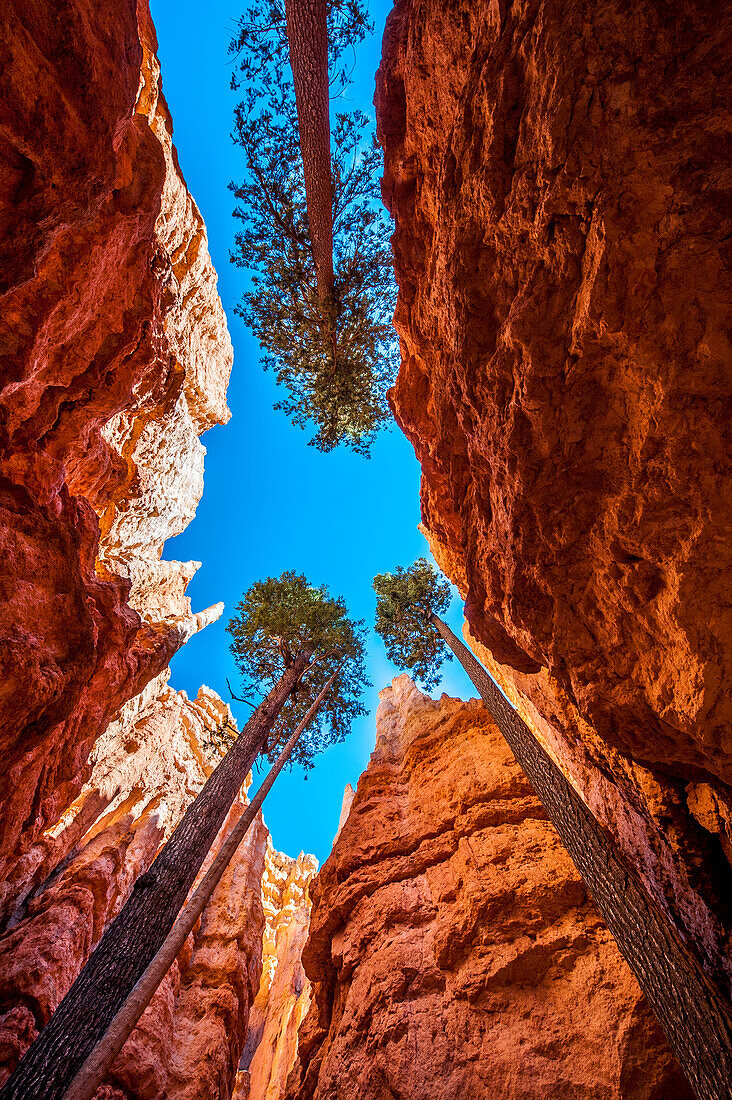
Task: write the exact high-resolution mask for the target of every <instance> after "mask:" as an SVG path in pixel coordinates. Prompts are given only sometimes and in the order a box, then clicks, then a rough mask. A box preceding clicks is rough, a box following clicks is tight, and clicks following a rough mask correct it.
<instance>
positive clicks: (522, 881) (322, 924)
mask: <svg viewBox="0 0 732 1100" xmlns="http://www.w3.org/2000/svg"><path fill="white" fill-rule="evenodd" d="M381 700H382V701H381V705H380V707H379V711H378V714H377V744H376V750H375V752H374V754H373V755H372V758H371V762H370V764H369V766H368V768H367V769H366V771H365V772H364V774H363V775H362V776H361V779H360V780H359V784H358V789H357V792H356V797H355V800H354V802H353V804H352V807H351V811H350V814H349V816H348V819H347V820H346V822H345V823H344V825H343V827H342V829H341V832H340V834H339V836H338V839H337V840H336V843H335V845H334V848H333V852H332V853H331V856H330V857H329V859H328V860H327V861H326V863H325V864H324V866H323V868H322V870H321V872H320V874H319V875H318V876H317V878H316V880H315V882H314V884H313V889H312V893H313V911H312V920H311V932H310V937H309V940H308V943H307V946H306V948H305V951H304V953H303V959H304V963H305V971H306V973H307V975H308V976H309V978H310V979H311V981H312V982H313V997H314V1000H313V1006H312V1008H311V1010H310V1013H309V1015H308V1017H307V1019H306V1022H305V1024H304V1026H303V1028H302V1029H301V1032H300V1061H299V1064H298V1065H297V1067H296V1069H295V1071H293V1075H292V1077H291V1080H290V1083H289V1088H290V1092H289V1095H290V1096H291V1097H297V1100H306V1098H308V1100H309V1098H317V1100H326V1098H329V1100H335V1098H338V1100H352V1098H354V1097H358V1098H359V1100H369V1098H373V1100H376V1098H379V1100H382V1098H384V1097H397V1096H398V1097H400V1098H401V1100H436V1098H445V1100H448V1098H450V1100H453V1098H454V1100H465V1098H467V1097H470V1098H471V1100H472V1098H476V1100H478V1098H480V1097H485V1098H486V1100H488V1098H490V1100H494V1098H495V1097H498V1096H500V1097H501V1098H502V1100H518V1098H521V1100H536V1098H537V1097H546V1098H551V1100H558V1098H562V1097H566V1098H567V1100H570V1098H571V1100H578V1098H588V1100H589V1098H590V1097H592V1100H606V1098H608V1100H609V1098H610V1097H616V1098H618V1100H620V1098H621V1097H622V1098H623V1100H641V1098H643V1100H651V1098H654V1100H670V1098H671V1097H675V1098H677V1100H680V1098H682V1097H687V1096H689V1095H690V1094H689V1093H688V1091H687V1089H686V1086H685V1085H684V1083H683V1081H682V1080H681V1078H680V1076H679V1072H678V1070H677V1069H676V1067H675V1063H674V1062H673V1060H672V1058H671V1054H670V1052H669V1050H668V1047H667V1045H666V1041H665V1039H664V1038H663V1036H662V1035H661V1033H660V1031H659V1029H658V1027H657V1025H656V1024H655V1022H654V1020H653V1017H652V1015H651V1013H650V1010H649V1009H648V1007H647V1005H646V1003H645V1001H644V999H643V997H642V995H641V993H640V990H639V989H638V987H637V985H636V982H635V980H634V978H633V977H632V975H631V974H630V971H629V970H628V968H627V966H626V965H625V963H624V961H623V959H622V958H621V957H620V955H619V953H618V950H617V948H616V946H615V943H614V941H613V939H612V937H611V936H610V934H609V932H608V931H607V929H606V928H605V927H604V925H603V923H602V921H601V920H600V918H599V917H598V916H597V914H596V912H595V910H594V908H593V906H592V904H591V903H590V902H589V901H588V898H587V895H586V893H585V890H584V887H583V885H582V883H581V880H580V879H579V877H578V875H577V873H576V871H575V869H574V867H573V865H572V863H571V861H570V859H569V857H568V856H567V855H566V853H565V851H564V849H563V847H562V845H561V843H560V842H559V839H558V838H557V836H556V834H555V833H554V830H553V828H552V826H551V825H550V824H549V822H548V821H547V820H546V818H545V815H544V812H543V810H542V807H541V805H540V803H539V802H538V800H537V798H536V797H535V795H534V794H533V792H532V791H531V789H530V787H529V786H528V784H527V782H526V780H525V779H524V777H523V775H522V773H521V771H520V769H519V767H518V765H517V764H516V763H515V761H514V760H513V757H512V756H511V753H510V751H509V749H508V748H507V746H506V744H505V742H504V741H503V739H502V737H501V736H500V734H499V733H498V731H497V729H496V728H495V727H494V726H493V724H492V722H491V720H490V717H489V716H488V714H487V712H486V710H485V708H484V707H483V706H482V704H480V703H478V702H477V701H471V702H468V703H462V702H460V701H459V700H456V699H449V698H448V697H447V696H443V697H442V698H441V699H440V700H439V701H433V700H431V699H428V698H427V697H425V696H424V695H422V694H421V693H420V692H419V691H418V690H417V689H416V688H415V686H414V684H413V683H412V682H411V680H409V678H408V677H407V676H400V677H398V678H397V679H396V680H394V682H393V684H392V686H391V687H390V688H387V689H385V690H384V691H383V692H382V693H381Z"/></svg>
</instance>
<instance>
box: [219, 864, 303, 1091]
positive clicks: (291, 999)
mask: <svg viewBox="0 0 732 1100" xmlns="http://www.w3.org/2000/svg"><path fill="white" fill-rule="evenodd" d="M317 869H318V864H317V861H316V859H315V857H314V856H309V855H305V854H304V853H302V852H301V853H300V855H299V856H298V858H297V859H290V857H289V856H285V855H283V854H282V853H281V852H276V851H275V850H274V849H273V848H272V845H271V844H269V845H268V847H267V857H266V861H265V867H264V877H263V878H262V897H263V900H264V913H265V929H264V937H263V941H262V978H261V981H260V983H259V990H258V992H257V996H256V999H255V1001H254V1004H253V1006H252V1011H251V1013H250V1016H249V1030H248V1034H247V1039H246V1043H245V1045H244V1049H243V1051H242V1055H241V1058H240V1061H239V1073H238V1074H237V1081H236V1089H235V1091H234V1097H233V1100H282V1098H283V1097H284V1095H285V1089H286V1084H287V1078H288V1075H289V1073H290V1070H291V1069H292V1067H293V1064H294V1062H295V1058H296V1055H297V1034H298V1029H299V1027H300V1024H301V1023H302V1021H303V1019H304V1018H305V1015H306V1013H307V1011H308V1008H309V1007H310V983H309V981H308V980H307V978H306V977H305V971H304V970H303V965H302V958H301V956H302V949H303V947H304V946H305V941H306V940H307V936H308V928H309V924H310V895H309V886H310V882H311V880H312V877H313V875H314V874H315V872H316V871H317Z"/></svg>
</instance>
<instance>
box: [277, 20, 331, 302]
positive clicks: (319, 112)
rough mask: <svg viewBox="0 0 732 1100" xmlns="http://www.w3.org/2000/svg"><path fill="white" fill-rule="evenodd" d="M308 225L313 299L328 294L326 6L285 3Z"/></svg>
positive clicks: (329, 282) (328, 125) (328, 105)
mask: <svg viewBox="0 0 732 1100" xmlns="http://www.w3.org/2000/svg"><path fill="white" fill-rule="evenodd" d="M285 12H286V14H287V39H288V42H289V45H290V64H291V66H292V76H293V81H294V84H295V99H296V101H297V122H298V128H299V131H300V151H301V153H302V166H303V174H304V176H305V197H306V200H307V207H308V224H309V226H310V239H311V242H312V246H313V260H314V261H315V272H316V276H317V280H318V293H319V295H320V298H321V300H322V301H323V302H327V301H329V300H330V298H331V296H332V294H333V190H332V183H331V177H330V101H329V95H328V90H329V89H328V21H327V2H326V0H285Z"/></svg>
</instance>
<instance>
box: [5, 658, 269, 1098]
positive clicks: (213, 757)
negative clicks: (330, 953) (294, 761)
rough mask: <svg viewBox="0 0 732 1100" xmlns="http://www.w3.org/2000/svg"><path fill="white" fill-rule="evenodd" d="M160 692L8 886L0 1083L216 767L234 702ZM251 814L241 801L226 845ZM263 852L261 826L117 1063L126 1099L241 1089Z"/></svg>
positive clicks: (103, 756)
mask: <svg viewBox="0 0 732 1100" xmlns="http://www.w3.org/2000/svg"><path fill="white" fill-rule="evenodd" d="M156 686H157V687H158V691H159V694H157V695H156V696H153V697H152V698H145V697H144V696H143V697H141V698H139V699H136V700H134V701H133V704H128V705H127V707H126V708H125V709H124V711H123V713H122V714H121V715H120V718H119V719H118V720H117V721H116V722H114V723H112V724H111V725H110V727H109V728H108V730H107V733H106V734H105V736H104V737H103V738H102V739H100V741H99V742H97V745H96V746H95V749H94V753H95V757H96V760H95V763H94V767H93V769H92V773H91V776H90V778H89V781H88V782H87V783H86V784H85V786H84V788H83V789H82V791H81V794H80V795H79V797H78V798H77V799H76V800H75V802H74V803H73V804H72V805H71V806H70V807H69V808H68V810H67V812H66V813H65V814H64V815H63V817H62V819H61V821H60V822H59V823H58V825H57V826H56V827H55V828H54V829H53V830H49V831H48V832H47V833H46V834H45V835H44V837H43V838H42V840H41V841H39V842H38V843H37V844H36V845H35V846H34V847H33V848H31V849H30V850H29V852H28V853H27V856H26V859H25V861H24V862H23V863H22V864H21V865H20V868H19V873H18V876H17V878H16V879H15V881H13V882H11V883H9V884H7V890H8V896H7V897H6V908H9V906H10V901H11V899H12V903H13V908H12V911H11V916H10V919H9V921H8V923H7V925H6V928H5V932H4V935H3V936H2V938H0V1000H1V1001H2V1003H3V1006H4V1013H3V1016H2V1022H1V1023H0V1076H2V1078H3V1079H4V1077H5V1076H7V1074H8V1073H9V1072H11V1071H12V1069H13V1068H14V1066H15V1064H16V1063H17V1061H18V1059H19V1057H20V1055H21V1054H22V1053H23V1051H24V1050H25V1049H26V1047H27V1046H28V1045H29V1044H30V1042H31V1041H32V1039H33V1038H34V1037H35V1035H36V1034H37V1031H38V1028H39V1026H42V1025H43V1024H44V1023H45V1022H46V1021H47V1020H48V1018H49V1017H50V1015H51V1013H52V1012H53V1011H54V1010H55V1008H56V1007H57V1005H58V1003H59V1002H60V1000H61V999H62V997H63V996H64V994H65V993H66V991H67V989H68V988H69V986H70V985H71V983H72V981H73V980H74V978H75V977H76V975H77V974H78V972H79V970H80V969H81V967H82V966H83V964H84V962H85V961H86V959H87V958H88V956H89V953H90V952H91V950H92V948H93V947H94V945H95V943H96V942H97V941H98V940H99V938H100V936H101V934H102V932H103V931H104V928H105V926H106V925H107V924H108V922H109V921H110V920H111V919H112V918H113V917H114V916H115V915H116V914H117V912H118V911H119V909H120V908H121V907H122V905H123V904H124V902H125V900H126V898H127V896H128V894H129V892H130V890H131V889H132V886H133V884H134V882H135V879H136V878H137V877H138V876H139V875H140V874H142V873H143V872H144V871H146V870H147V868H148V867H149V866H150V864H151V863H152V860H153V859H154V857H155V855H156V854H157V852H158V850H159V849H160V847H161V845H162V844H164V842H165V841H166V840H167V839H168V837H169V836H170V834H171V833H172V831H173V829H174V828H175V827H176V825H177V824H178V821H179V820H180V818H181V817H182V816H183V813H184V812H185V810H186V808H187V807H188V806H189V805H190V803H191V801H192V800H193V799H194V798H195V797H196V795H197V794H198V792H199V791H200V789H201V787H202V786H203V784H204V783H205V781H206V779H207V778H208V776H209V775H210V774H211V772H212V770H213V768H214V767H215V765H216V763H217V762H218V760H219V759H220V749H219V748H218V747H217V731H220V730H221V728H222V727H223V726H224V724H225V723H227V722H228V723H232V724H233V719H232V717H231V713H230V711H229V709H228V707H227V706H226V704H225V703H223V702H222V701H221V699H220V698H219V697H218V696H217V695H216V694H215V693H214V692H212V691H210V690H209V689H208V688H201V690H200V691H199V694H198V698H197V699H196V700H189V699H188V698H187V696H186V695H185V693H184V692H177V691H172V690H171V689H170V688H168V687H167V686H166V684H165V677H161V679H160V682H158V684H157V685H156ZM149 694H150V693H148V695H149ZM245 805H246V799H245V796H244V791H242V797H241V799H240V800H239V801H238V802H237V803H236V804H235V806H234V807H233V809H232V812H231V814H230V815H229V820H228V821H227V823H226V825H225V826H224V827H223V829H222V834H224V833H225V832H227V831H228V829H229V828H231V824H232V823H233V820H235V818H236V816H238V814H240V813H241V812H242V809H243V807H244V806H245ZM217 843H218V842H217ZM267 845H268V833H267V830H266V828H265V827H264V825H263V823H262V821H261V818H260V819H258V821H257V823H256V826H255V827H254V828H253V829H252V830H251V831H250V833H249V835H248V837H247V839H246V841H245V843H243V844H242V845H241V847H240V848H239V850H238V852H237V854H236V856H235V857H234V860H233V861H232V863H231V864H230V866H229V868H228V870H227V872H226V874H225V875H224V878H223V879H222V881H221V883H220V884H219V886H218V887H217V890H216V892H215V893H214V895H213V897H212V898H211V901H210V902H209V904H208V905H207V907H206V909H205V910H204V913H203V916H202V919H201V922H200V926H199V928H198V929H197V931H196V933H195V935H191V936H190V937H189V940H188V943H187V946H186V948H185V949H184V951H183V952H182V953H181V956H180V958H179V959H178V962H177V964H176V965H175V966H174V967H173V968H172V969H171V971H170V972H169V974H168V975H167V977H166V979H165V981H164V983H163V985H162V986H161V988H160V990H159V991H158V993H157V994H156V996H155V998H154V1000H153V1002H152V1004H151V1006H150V1008H149V1009H148V1010H147V1012H146V1014H145V1016H144V1017H143V1018H142V1020H141V1022H140V1025H139V1027H138V1028H137V1030H136V1031H135V1032H134V1033H133V1035H132V1036H131V1037H130V1039H129V1040H128V1042H127V1044H126V1046H125V1048H124V1051H123V1053H122V1055H121V1056H120V1058H119V1059H118V1062H117V1063H115V1071H114V1076H115V1079H117V1080H119V1081H120V1082H124V1084H125V1087H126V1088H127V1090H128V1092H127V1093H125V1094H124V1095H125V1096H128V1094H129V1095H134V1096H139V1097H140V1098H141V1100H142V1098H143V1097H148V1096H149V1097H153V1096H160V1095H168V1096H181V1097H183V1096H191V1097H193V1096H196V1097H206V1096H211V1097H218V1095H219V1092H218V1091H217V1090H218V1089H219V1087H221V1088H223V1087H224V1085H225V1083H226V1082H227V1081H228V1084H229V1086H231V1085H232V1083H233V1075H234V1073H235V1071H236V1064H237V1061H238V1058H239V1051H240V1048H241V1043H242V1042H243V1039H244V1035H245V1034H246V1021H247V1016H248V1013H249V1008H250V1006H251V1003H252V1001H253V999H254V995H255V992H256V989H257V985H258V983H259V968H260V965H261V944H262V933H263V927H264V918H263V911H262V901H261V888H260V884H261V879H262V873H263V869H264V860H265V855H266V852H267ZM215 851H216V847H214V849H212V852H211V854H210V855H209V857H208V859H207V861H206V863H205V864H204V867H203V868H202V870H201V872H200V875H203V874H204V873H205V870H206V868H207V866H208V862H209V861H210V859H211V858H213V855H214V854H215ZM21 872H22V873H21ZM39 879H40V880H41V883H40V885H39V886H34V885H33V884H34V883H36V882H38V880H39ZM198 1059H200V1060H201V1067H202V1068H201V1070H200V1076H198V1075H197V1074H198V1069H197V1068H196V1063H197V1060H198ZM203 1067H205V1070H204V1068H203ZM194 1070H195V1073H194ZM192 1075H193V1080H194V1081H197V1082H198V1084H197V1085H196V1088H198V1089H199V1091H197V1092H196V1091H195V1090H194V1091H190V1089H193V1085H191V1084H190V1082H189V1079H190V1078H191V1076H192ZM207 1075H208V1076H207ZM186 1082H188V1083H186ZM222 1082H223V1083H224V1084H222ZM156 1089H157V1090H158V1091H156ZM161 1090H162V1091H161ZM186 1090H189V1091H186ZM207 1090H208V1091H207Z"/></svg>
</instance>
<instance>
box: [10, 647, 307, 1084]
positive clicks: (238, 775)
mask: <svg viewBox="0 0 732 1100" xmlns="http://www.w3.org/2000/svg"><path fill="white" fill-rule="evenodd" d="M308 664H309V658H308V657H307V656H302V657H298V658H297V659H296V661H295V663H294V664H293V665H292V667H291V668H289V669H287V671H286V672H285V673H284V675H283V676H282V677H281V679H280V680H279V682H278V683H277V684H276V685H275V687H274V688H272V690H271V691H270V693H269V694H268V696H267V698H266V699H265V700H264V702H263V703H261V704H260V706H259V707H258V708H257V710H256V711H255V712H254V714H253V715H252V717H251V718H250V719H249V721H248V722H247V724H246V726H245V727H244V729H243V730H242V731H241V733H240V734H239V736H238V738H237V739H236V741H235V742H234V744H233V745H232V747H231V748H230V749H229V751H228V752H227V754H226V756H225V757H224V758H223V760H222V761H221V763H220V764H219V765H218V767H217V768H216V770H215V771H214V772H213V774H212V775H211V776H210V777H209V779H208V780H207V782H206V784H205V785H204V787H203V790H202V791H201V793H200V794H199V795H198V797H197V798H196V800H195V801H194V802H193V804H192V805H191V806H189V808H188V809H187V810H186V812H185V814H184V816H183V818H182V820H181V821H180V823H179V824H178V827H177V829H176V830H175V832H174V833H173V835H172V836H171V838H170V840H169V841H168V843H167V844H166V845H165V847H164V848H163V850H162V852H161V853H160V855H159V856H158V857H157V858H156V859H155V861H154V862H153V864H152V866H151V867H150V869H149V870H148V871H147V872H146V873H145V874H144V875H141V876H140V878H138V880H137V882H136V883H135V886H134V889H133V891H132V893H131V894H130V897H129V898H128V900H127V902H126V903H125V905H124V907H123V908H122V910H121V912H120V913H119V915H118V916H117V917H116V918H115V920H114V921H113V922H112V923H111V924H110V925H109V927H108V928H107V929H106V931H105V932H104V935H103V936H102V938H101V940H100V941H99V943H98V944H97V946H96V948H95V949H94V951H93V952H92V954H91V955H90V957H89V959H88V960H87V963H86V965H85V966H84V968H83V970H82V971H81V973H80V974H79V976H78V978H77V979H76V981H75V982H74V984H73V985H72V987H71V989H70V990H69V991H68V993H67V994H66V996H65V997H64V999H63V1000H62V1001H61V1004H60V1005H59V1006H58V1008H57V1009H56V1011H55V1012H54V1014H53V1016H52V1017H51V1019H50V1020H49V1022H48V1024H47V1025H46V1027H45V1028H44V1029H43V1031H42V1032H41V1034H40V1035H39V1036H38V1038H37V1039H36V1041H35V1042H34V1043H33V1045H32V1046H31V1047H30V1049H29V1050H28V1051H27V1052H26V1054H25V1056H24V1058H23V1059H22V1061H21V1062H20V1065H19V1066H18V1068H17V1069H16V1071H15V1073H14V1074H13V1075H12V1077H11V1078H10V1079H9V1080H8V1082H7V1083H6V1085H5V1087H4V1088H3V1089H2V1091H0V1100H11V1098H12V1100H61V1098H62V1097H63V1095H64V1093H65V1092H66V1090H67V1088H68V1086H69V1084H70V1083H71V1081H72V1080H73V1078H74V1077H75V1076H76V1074H77V1072H78V1070H79V1069H80V1068H81V1066H82V1064H83V1063H84V1061H85V1060H86V1058H87V1057H88V1055H89V1054H90V1052H91V1051H92V1049H93V1048H94V1046H95V1045H96V1044H97V1042H98V1041H99V1040H100V1039H101V1038H102V1036H103V1035H104V1033H105V1031H106V1030H107V1028H108V1027H109V1024H110V1022H111V1021H112V1019H113V1018H114V1017H115V1016H116V1014H117V1012H118V1011H119V1009H120V1008H121V1007H122V1005H123V1004H124V1002H125V1000H126V999H127V997H128V996H129V995H130V993H131V992H132V989H133V988H134V986H135V984H136V983H137V981H138V980H139V978H140V977H141V975H142V974H143V973H144V971H145V970H146V968H147V967H148V965H149V964H150V962H151V961H152V959H153V958H154V956H155V955H156V953H157V952H158V951H159V949H160V947H161V945H162V943H163V941H164V940H165V937H166V936H167V935H168V933H169V932H170V929H171V928H172V926H173V923H174V921H175V918H176V916H177V914H178V912H179V910H180V908H181V906H182V905H183V903H184V901H185V899H186V897H187V895H188V893H189V891H190V888H191V886H192V885H193V882H194V881H195V878H196V875H197V874H198V872H199V870H200V869H201V865H202V863H203V861H204V859H205V858H206V855H207V854H208V852H209V849H210V848H211V845H212V844H213V842H214V840H215V839H216V835H217V833H218V831H219V829H220V828H221V826H222V825H223V823H224V820H225V818H226V815H227V813H228V812H229V810H230V808H231V805H232V803H233V801H234V799H235V798H236V795H237V793H238V792H239V790H240V789H241V785H242V783H243V782H244V780H245V779H246V777H247V774H248V772H249V770H250V768H251V766H252V764H253V763H254V760H255V759H256V757H257V755H258V753H259V752H260V751H261V749H262V748H263V746H264V744H265V742H266V738H267V733H268V731H269V730H270V729H271V727H272V725H273V723H274V721H275V719H276V718H277V715H278V714H279V712H280V711H281V709H282V707H283V706H284V704H285V702H286V701H287V699H288V697H289V695H290V693H291V692H292V689H293V687H294V686H295V685H296V684H297V682H298V680H299V678H300V677H301V675H302V674H303V672H304V671H305V670H306V668H307V667H308Z"/></svg>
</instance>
